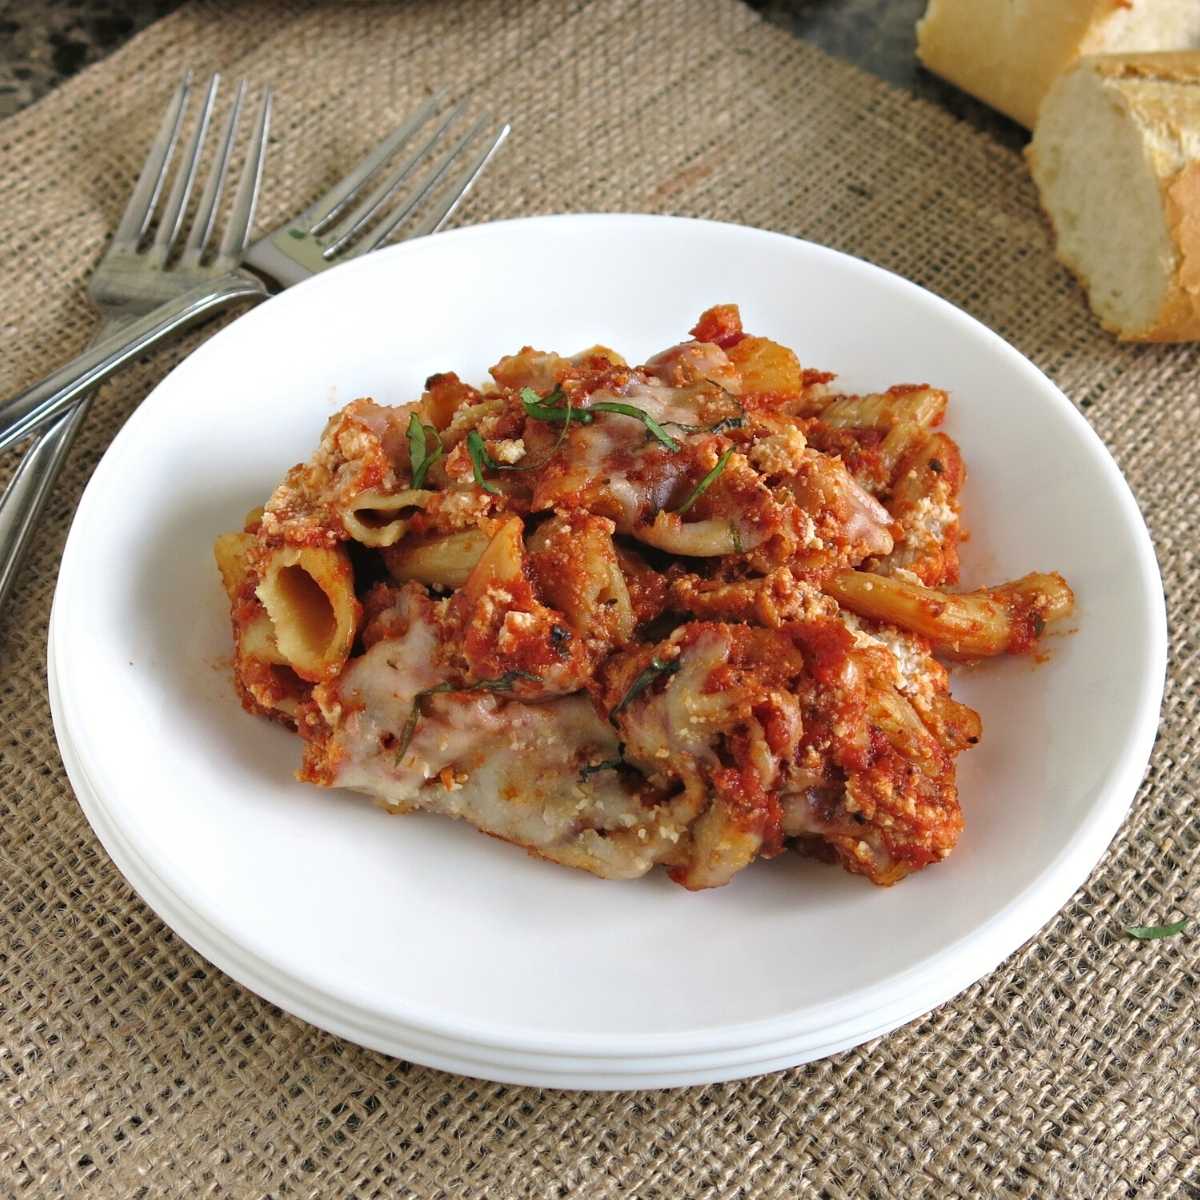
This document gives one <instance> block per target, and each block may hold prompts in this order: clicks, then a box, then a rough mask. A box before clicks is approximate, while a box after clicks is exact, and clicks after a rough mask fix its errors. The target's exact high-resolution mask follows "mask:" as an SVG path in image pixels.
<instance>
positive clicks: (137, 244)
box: [0, 72, 271, 609]
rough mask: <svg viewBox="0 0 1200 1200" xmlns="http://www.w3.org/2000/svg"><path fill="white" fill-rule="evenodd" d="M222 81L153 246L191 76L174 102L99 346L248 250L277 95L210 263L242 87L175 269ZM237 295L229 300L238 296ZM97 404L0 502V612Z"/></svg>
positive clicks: (58, 432) (101, 288)
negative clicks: (174, 255)
mask: <svg viewBox="0 0 1200 1200" xmlns="http://www.w3.org/2000/svg"><path fill="white" fill-rule="evenodd" d="M219 87H220V76H219V75H216V74H214V75H213V76H212V77H211V79H210V80H209V83H208V87H207V89H206V90H205V94H204V98H203V100H202V102H201V105H200V112H199V115H198V117H197V119H196V125H195V129H194V131H193V133H192V136H191V139H190V141H189V143H188V146H187V149H186V152H185V153H184V156H183V160H182V162H181V163H180V165H179V169H178V171H177V172H176V175H175V179H174V183H173V184H172V186H171V191H170V193H169V195H168V196H167V197H166V202H165V204H164V205H163V207H162V211H161V213H160V215H159V222H158V226H157V229H156V230H155V233H154V236H153V238H149V237H148V236H147V235H148V232H149V229H150V225H151V222H152V220H153V218H154V214H155V210H156V208H157V207H158V202H159V199H160V198H161V196H162V192H163V188H164V186H165V184H166V181H167V178H168V175H169V172H170V166H171V159H172V157H173V156H174V152H175V147H176V144H177V143H178V141H179V136H180V133H181V132H182V126H183V120H184V114H185V112H186V109H187V106H188V100H189V98H190V93H191V90H192V84H191V74H190V72H189V73H188V75H187V76H185V77H184V80H183V82H182V83H181V84H180V85H179V87H178V88H177V89H176V91H175V94H174V95H173V96H172V97H171V101H170V103H169V104H168V105H167V108H166V111H165V112H164V113H163V118H162V122H161V124H160V126H159V129H158V133H157V135H156V136H155V138H154V141H153V143H152V144H151V146H150V152H149V154H148V155H147V156H146V161H145V162H144V163H143V164H142V170H141V173H140V174H139V176H138V180H137V183H136V184H135V185H134V188H133V193H132V194H131V195H130V197H129V201H128V203H127V204H126V206H125V212H124V214H123V215H122V217H121V221H120V224H119V225H118V226H117V231H116V233H115V234H114V235H113V239H112V241H111V243H110V244H109V247H108V249H107V250H106V251H105V253H104V257H103V258H101V260H100V262H99V263H98V264H97V266H96V268H95V270H94V271H93V273H92V275H91V278H90V279H89V280H88V286H87V292H88V296H89V298H90V299H91V301H92V303H93V304H94V305H95V307H96V308H97V309H99V311H100V316H101V319H102V321H101V326H100V331H99V333H98V334H97V336H96V337H95V338H93V344H95V343H96V342H97V341H100V340H102V339H103V338H104V336H105V335H106V334H110V333H112V332H114V331H116V330H119V329H121V328H123V327H124V326H126V325H128V324H129V322H130V321H131V320H133V319H134V318H135V317H138V316H140V315H142V314H144V313H147V312H150V311H151V310H153V309H155V308H157V307H158V306H159V305H160V304H162V303H163V302H164V301H166V300H169V299H171V298H172V297H174V296H178V295H180V294H182V293H184V292H187V291H189V290H191V289H193V288H195V287H196V286H197V285H198V284H201V283H204V282H206V281H209V280H217V279H220V278H221V277H223V276H225V275H227V274H228V273H229V271H230V270H231V269H232V268H233V267H235V266H237V264H238V262H239V260H240V259H241V257H242V254H243V253H244V251H245V247H246V240H247V236H248V234H249V231H250V227H251V224H252V222H253V220H254V208H255V205H256V203H257V200H258V192H259V187H260V185H261V182H262V171H263V162H264V159H265V157H266V145H267V129H268V127H269V124H270V113H271V92H270V89H269V88H268V89H266V90H265V91H264V92H263V96H262V101H261V104H260V107H259V114H258V120H257V121H256V122H255V127H254V130H253V133H252V135H251V138H250V142H249V145H248V147H247V150H246V155H245V162H244V165H243V167H242V173H241V177H240V180H239V183H238V187H237V192H236V196H235V199H234V203H233V211H232V213H231V214H230V217H229V220H228V223H227V225H226V228H225V232H224V235H223V237H222V240H221V243H220V246H219V248H218V250H217V252H216V254H215V255H214V256H213V257H212V258H211V259H209V258H208V257H207V251H208V244H209V241H210V239H211V237H212V233H213V229H214V225H215V218H216V214H217V210H218V208H219V206H220V203H221V198H222V193H223V191H224V187H225V179H226V176H227V173H228V169H229V163H230V156H231V151H232V148H233V144H234V139H235V137H236V134H237V128H238V123H239V120H240V117H241V112H242V107H243V105H244V102H245V96H246V82H245V80H242V82H241V83H240V84H239V85H238V88H237V92H236V94H235V96H234V99H233V104H232V106H231V108H230V111H229V114H228V117H227V118H226V121H225V126H224V129H223V130H222V132H221V134H220V137H219V139H218V144H217V149H216V153H215V156H214V158H213V162H212V165H211V167H210V170H209V174H208V178H207V181H206V183H205V186H204V191H203V193H202V194H201V197H200V201H199V204H198V207H197V210H196V212H195V214H194V216H193V218H192V223H191V227H190V230H189V232H188V235H187V240H186V242H185V243H184V245H183V248H182V253H181V254H180V256H179V259H178V261H177V262H175V263H171V262H170V261H169V260H170V258H171V255H172V251H173V250H174V249H175V247H176V245H177V243H178V241H179V237H180V234H181V232H182V227H183V222H184V216H185V214H186V212H187V208H188V201H189V199H190V198H191V194H192V188H193V185H194V184H195V182H196V176H197V173H198V170H199V167H200V161H201V158H202V156H203V153H204V147H205V142H206V139H207V136H208V132H209V126H210V123H211V120H212V116H213V111H214V107H215V104H216V100H217V92H218V89H219ZM231 293H232V289H230V292H229V293H228V294H230V295H231ZM90 401H91V396H90V395H89V394H87V393H84V394H83V395H82V396H81V397H80V398H79V399H78V400H76V401H75V404H74V407H73V408H72V409H71V410H70V411H69V412H66V413H64V414H63V415H62V416H60V417H58V418H56V419H55V421H54V423H53V424H52V425H49V426H48V427H47V428H46V429H45V430H44V432H42V433H40V434H39V435H38V437H37V438H36V439H35V440H34V442H33V444H32V445H31V446H30V448H29V449H28V450H27V451H26V453H25V457H24V458H23V459H22V460H21V463H20V465H19V466H18V467H17V470H16V472H15V473H14V474H13V477H12V479H11V480H10V481H9V485H8V487H7V488H6V489H5V491H4V495H3V496H2V497H0V609H3V607H4V603H5V601H6V600H7V598H8V594H9V591H10V590H11V588H12V586H13V584H14V582H15V580H16V575H17V570H18V568H19V566H20V563H21V560H22V559H23V557H24V552H25V549H26V547H27V546H28V543H29V540H30V538H31V537H32V534H33V530H34V529H35V527H36V525H37V522H38V518H39V517H40V516H41V513H42V510H43V509H44V508H45V505H46V501H47V499H48V498H49V496H50V492H51V490H52V488H53V486H54V482H55V480H56V479H57V478H58V475H59V472H60V471H61V470H62V467H63V464H64V463H65V462H66V459H67V454H68V453H69V451H70V449H71V445H72V443H73V442H74V441H75V438H76V436H77V435H78V433H79V430H80V428H81V427H82V425H83V422H84V419H85V418H86V416H87V410H88V406H89V403H90Z"/></svg>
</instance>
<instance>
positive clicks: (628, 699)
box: [608, 658, 679, 725]
mask: <svg viewBox="0 0 1200 1200" xmlns="http://www.w3.org/2000/svg"><path fill="white" fill-rule="evenodd" d="M678 670H679V659H677V658H673V659H671V660H669V661H668V662H663V661H662V660H661V659H657V658H652V659H651V660H650V665H649V666H648V667H647V668H646V669H645V670H644V671H642V672H641V673H640V674H639V675H638V677H637V678H636V679H635V680H634V681H633V683H631V684H630V685H629V691H627V692H626V693H625V695H624V696H622V697H621V702H620V703H619V704H618V705H617V707H616V708H614V709H613V710H612V712H610V713H609V714H608V719H609V720H610V721H612V722H613V724H614V725H615V724H616V721H615V717H616V716H617V714H618V713H620V712H623V711H624V710H625V709H626V708H628V707H629V705H630V704H632V703H633V702H634V701H635V700H636V699H637V698H638V697H639V696H640V695H641V694H642V693H643V692H644V691H645V690H646V689H647V688H648V687H649V686H650V685H651V684H652V683H653V682H654V681H655V680H656V679H657V678H658V677H659V676H660V675H674V674H675V672H676V671H678Z"/></svg>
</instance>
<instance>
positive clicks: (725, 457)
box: [675, 446, 736, 544]
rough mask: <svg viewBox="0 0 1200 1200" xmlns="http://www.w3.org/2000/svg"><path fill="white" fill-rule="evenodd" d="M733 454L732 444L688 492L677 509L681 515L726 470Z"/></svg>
mask: <svg viewBox="0 0 1200 1200" xmlns="http://www.w3.org/2000/svg"><path fill="white" fill-rule="evenodd" d="M732 454H733V447H732V446H731V447H730V448H729V449H728V450H726V451H725V453H724V454H722V455H721V457H720V458H718V459H717V465H716V466H715V467H713V469H712V470H711V471H709V473H708V474H707V475H705V477H704V478H703V479H702V480H700V482H699V483H698V484H696V486H695V487H694V488H692V490H691V492H690V493H689V494H688V498H687V499H686V500H685V501H684V502H683V503H682V504H681V505H680V506H679V507H678V508H677V509H676V510H675V512H676V513H677V514H678V515H679V516H681V517H682V516H683V514H684V513H685V512H687V511H688V509H689V508H691V507H692V505H693V504H695V503H696V501H697V500H699V499H700V497H701V496H703V495H704V493H705V492H707V491H708V489H709V488H710V487H712V485H713V483H714V482H715V481H716V479H717V476H718V475H720V474H721V472H722V471H724V470H725V468H726V466H728V465H729V459H730V457H731V456H732ZM735 544H736V543H735Z"/></svg>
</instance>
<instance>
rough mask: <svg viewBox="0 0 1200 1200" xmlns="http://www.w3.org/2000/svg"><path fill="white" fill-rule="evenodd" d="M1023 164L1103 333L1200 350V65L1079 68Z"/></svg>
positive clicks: (1128, 59) (1162, 61) (1185, 58)
mask: <svg viewBox="0 0 1200 1200" xmlns="http://www.w3.org/2000/svg"><path fill="white" fill-rule="evenodd" d="M1198 3H1200V0H1198ZM1025 154H1026V157H1027V158H1028V160H1029V168H1030V170H1031V171H1032V173H1033V178H1034V182H1035V183H1036V184H1037V187H1038V191H1039V193H1040V195H1041V201H1042V207H1043V208H1044V209H1045V210H1046V213H1047V215H1048V216H1049V217H1050V221H1051V223H1052V224H1053V226H1054V233H1055V237H1056V239H1057V242H1058V257H1059V258H1060V259H1061V260H1062V262H1064V263H1065V264H1066V265H1067V266H1068V267H1069V268H1070V269H1071V270H1072V271H1074V272H1075V274H1076V275H1078V276H1079V279H1080V282H1081V283H1082V284H1083V286H1084V287H1085V288H1086V289H1087V293H1088V299H1089V301H1090V302H1091V305H1092V309H1093V311H1094V312H1095V313H1096V315H1097V316H1098V317H1099V318H1100V320H1101V322H1102V323H1103V325H1104V326H1105V328H1106V329H1109V330H1110V331H1111V332H1113V333H1115V334H1117V335H1118V336H1119V337H1121V338H1124V339H1126V340H1130V341H1149V342H1184V341H1196V340H1200V53H1191V54H1114V55H1102V56H1099V57H1095V58H1085V59H1081V60H1080V61H1079V62H1078V63H1076V64H1075V66H1073V67H1072V68H1071V69H1070V70H1069V71H1067V72H1066V73H1065V74H1063V75H1061V76H1060V77H1059V78H1058V80H1057V82H1056V83H1055V84H1054V86H1053V87H1052V88H1051V89H1050V92H1049V94H1048V95H1047V96H1046V99H1045V101H1044V102H1043V104H1042V110H1041V116H1040V117H1039V119H1038V123H1037V129H1036V131H1035V132H1034V136H1033V140H1032V142H1030V144H1029V146H1028V148H1027V149H1026V151H1025Z"/></svg>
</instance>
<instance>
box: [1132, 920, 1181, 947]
mask: <svg viewBox="0 0 1200 1200" xmlns="http://www.w3.org/2000/svg"><path fill="white" fill-rule="evenodd" d="M1190 920H1191V918H1190V917H1184V918H1183V920H1182V921H1175V922H1174V923H1173V924H1171V925H1130V926H1129V928H1128V929H1126V930H1125V932H1126V933H1127V934H1129V936H1130V937H1131V938H1137V939H1138V941H1139V942H1153V941H1157V940H1158V939H1159V938H1168V937H1174V936H1175V935H1176V934H1177V933H1182V932H1183V931H1184V930H1185V929H1186V928H1187V927H1188V922H1189V921H1190Z"/></svg>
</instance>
